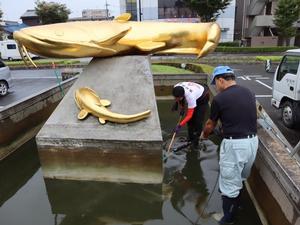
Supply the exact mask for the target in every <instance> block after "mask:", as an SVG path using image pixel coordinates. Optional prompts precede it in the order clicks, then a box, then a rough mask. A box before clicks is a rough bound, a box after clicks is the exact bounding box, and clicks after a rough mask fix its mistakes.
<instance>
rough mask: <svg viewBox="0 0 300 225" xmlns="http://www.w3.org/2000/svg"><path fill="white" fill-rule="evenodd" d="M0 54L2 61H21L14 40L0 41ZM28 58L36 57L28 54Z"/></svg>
mask: <svg viewBox="0 0 300 225" xmlns="http://www.w3.org/2000/svg"><path fill="white" fill-rule="evenodd" d="M0 52H1V58H2V59H4V60H10V61H12V60H15V59H22V57H21V55H20V52H19V50H18V45H17V43H16V41H15V40H5V41H0ZM29 56H30V57H31V58H34V57H36V55H34V54H30V53H29Z"/></svg>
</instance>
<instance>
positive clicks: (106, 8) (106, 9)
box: [105, 0, 109, 20]
mask: <svg viewBox="0 0 300 225" xmlns="http://www.w3.org/2000/svg"><path fill="white" fill-rule="evenodd" d="M108 6H109V4H107V0H105V11H106V19H107V20H108Z"/></svg>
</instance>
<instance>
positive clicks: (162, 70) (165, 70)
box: [151, 65, 194, 74]
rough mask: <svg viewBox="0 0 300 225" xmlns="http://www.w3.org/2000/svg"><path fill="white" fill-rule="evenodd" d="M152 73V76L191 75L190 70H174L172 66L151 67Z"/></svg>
mask: <svg viewBox="0 0 300 225" xmlns="http://www.w3.org/2000/svg"><path fill="white" fill-rule="evenodd" d="M151 70H152V73H154V74H193V73H194V72H192V71H190V70H185V69H181V68H176V67H173V66H165V65H151Z"/></svg>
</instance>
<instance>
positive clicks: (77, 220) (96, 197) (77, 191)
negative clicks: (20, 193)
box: [45, 179, 162, 225]
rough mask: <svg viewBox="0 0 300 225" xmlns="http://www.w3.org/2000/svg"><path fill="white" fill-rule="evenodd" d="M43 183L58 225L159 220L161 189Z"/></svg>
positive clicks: (126, 185) (63, 182)
mask: <svg viewBox="0 0 300 225" xmlns="http://www.w3.org/2000/svg"><path fill="white" fill-rule="evenodd" d="M45 183H46V189H47V194H48V198H49V201H50V204H51V209H52V213H53V214H58V215H60V219H59V220H61V222H60V221H57V224H61V225H77V224H78V225H92V224H93V225H94V224H143V223H144V222H145V221H147V220H150V219H159V218H162V215H161V207H162V197H161V196H162V193H161V190H162V188H161V185H141V184H119V183H117V184H116V183H104V182H88V181H63V180H52V179H46V180H45ZM62 215H64V216H62ZM61 217H63V218H62V219H61ZM58 222H60V223H58Z"/></svg>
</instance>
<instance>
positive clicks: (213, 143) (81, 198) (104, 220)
mask: <svg viewBox="0 0 300 225" xmlns="http://www.w3.org/2000/svg"><path fill="white" fill-rule="evenodd" d="M171 105H172V104H171V102H170V101H159V102H158V110H159V114H160V120H161V127H162V130H163V134H164V141H165V146H167V145H168V144H169V142H170V136H171V135H172V129H173V128H174V126H175V124H176V122H177V118H178V115H177V114H176V113H169V112H170V111H169V110H170V107H171ZM186 134H187V133H186V130H185V129H183V130H182V131H181V133H180V134H179V137H180V136H181V137H183V138H181V139H180V140H181V141H180V140H179V139H177V140H176V142H175V145H174V146H173V148H172V149H175V148H176V147H177V146H179V145H181V144H182V143H183V142H182V141H184V137H185V136H186ZM219 141H220V140H219V139H217V138H216V139H213V140H207V141H205V143H204V144H205V146H206V150H205V151H196V152H190V151H189V149H188V148H187V149H182V150H180V151H177V152H176V154H172V155H170V156H169V157H168V159H167V160H166V162H165V163H164V171H165V172H164V183H163V184H162V185H158V186H157V185H135V184H120V183H115V184H112V183H103V182H85V181H63V180H55V179H54V180H48V179H46V180H44V178H43V176H42V168H40V165H39V160H38V157H37V149H36V146H35V144H34V140H32V141H31V142H29V143H27V144H26V145H25V146H24V149H22V151H17V152H15V154H13V155H12V156H10V157H9V158H7V159H5V161H2V162H1V164H0V165H1V166H2V165H3V166H4V163H5V162H6V163H5V170H4V169H3V170H0V181H1V182H5V184H6V187H7V188H6V189H5V187H3V188H2V189H1V188H0V195H1V196H4V197H3V198H1V200H2V201H1V205H0V224H5V225H19V224H22V225H53V224H57V225H59V224H61V225H68V224H70V225H92V224H93V225H95V224H99V225H100V224H101V225H102V224H135V225H136V224H143V225H189V224H197V225H198V224H203V225H204V224H206V225H216V224H217V222H216V221H215V220H214V219H213V218H212V217H211V215H210V214H211V213H214V212H219V211H220V210H221V198H220V193H219V192H218V184H217V180H218V179H217V178H218V174H219V166H218V150H217V149H218V145H217V144H218V142H219ZM24 152H27V154H26V155H28V157H30V158H31V160H26V157H24ZM16 165H22V168H19V167H16ZM1 168H2V167H1ZM3 168H4V167H3ZM22 177H26V180H24V179H21V178H22ZM18 180H20V182H17V183H15V181H18ZM8 190H11V191H10V193H9V194H7V193H8ZM242 199H243V200H242V206H243V207H242V208H241V209H240V211H239V214H238V218H237V223H236V224H240V225H242V224H243V225H250V224H251V225H253V224H256V225H260V224H261V223H260V221H259V218H258V215H257V213H256V211H255V209H254V207H253V204H252V202H251V200H250V199H249V196H248V195H247V192H243V193H242Z"/></svg>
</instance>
